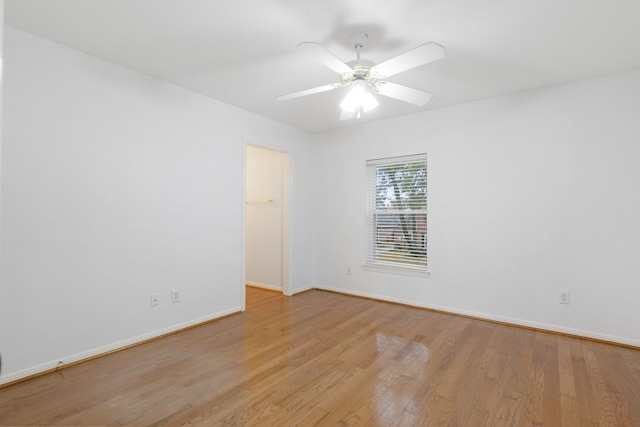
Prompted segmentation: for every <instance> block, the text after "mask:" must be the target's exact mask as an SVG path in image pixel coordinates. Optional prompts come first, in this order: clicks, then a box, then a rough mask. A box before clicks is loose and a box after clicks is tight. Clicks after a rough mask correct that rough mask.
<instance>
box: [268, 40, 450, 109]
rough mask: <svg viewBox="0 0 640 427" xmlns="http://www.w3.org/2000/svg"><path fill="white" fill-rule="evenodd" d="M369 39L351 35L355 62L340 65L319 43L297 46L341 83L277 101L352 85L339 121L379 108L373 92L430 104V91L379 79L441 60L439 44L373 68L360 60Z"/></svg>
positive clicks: (405, 100)
mask: <svg viewBox="0 0 640 427" xmlns="http://www.w3.org/2000/svg"><path fill="white" fill-rule="evenodd" d="M368 38H369V37H368V36H367V34H365V33H353V34H351V36H350V37H349V41H350V42H351V45H352V46H353V47H354V49H355V50H356V60H355V61H353V62H350V63H348V64H347V63H344V62H342V61H341V60H340V59H339V58H338V57H336V56H335V55H334V54H333V53H331V52H330V51H329V50H327V49H326V48H325V47H323V46H322V45H320V44H318V43H314V42H303V43H300V44H299V45H298V49H301V50H303V51H305V52H306V53H308V54H310V55H311V56H313V57H314V58H315V59H316V60H318V61H319V62H321V63H322V64H324V65H325V66H327V67H328V68H330V69H332V70H333V71H335V72H336V73H338V74H339V75H340V83H332V84H328V85H323V86H318V87H315V88H311V89H306V90H302V91H299V92H294V93H290V94H287V95H281V96H278V97H277V99H278V100H279V101H286V100H289V99H294V98H300V97H303V96H307V95H312V94H316V93H321V92H327V91H330V90H333V89H337V88H340V87H346V86H351V90H350V91H349V93H348V94H347V96H346V97H345V98H344V99H343V100H342V102H341V103H340V108H341V109H342V112H341V114H340V120H349V119H352V118H354V117H355V118H360V117H361V115H362V113H363V112H367V111H370V110H372V109H373V108H375V107H376V106H378V100H377V99H376V98H375V97H374V96H373V93H376V94H379V95H383V96H386V97H389V98H394V99H397V100H400V101H403V102H407V103H409V104H413V105H417V106H423V105H425V104H426V103H427V102H429V100H430V99H431V97H432V95H431V93H429V92H425V91H422V90H419V89H414V88H411V87H408V86H403V85H399V84H396V83H391V82H388V81H385V80H381V79H385V78H387V77H390V76H392V75H394V74H398V73H401V72H403V71H407V70H410V69H412V68H416V67H419V66H421V65H424V64H427V63H429V62H433V61H436V60H438V59H441V58H443V57H444V48H443V47H442V46H440V45H439V44H438V43H434V42H429V43H425V44H423V45H421V46H418V47H416V48H415V49H412V50H410V51H408V52H405V53H403V54H401V55H398V56H396V57H394V58H391V59H389V60H387V61H385V62H382V63H380V64H377V65H376V64H374V63H373V62H371V61H364V60H361V59H360V49H361V48H363V47H364V46H365V45H366V42H367V40H368ZM372 92H373V93H372Z"/></svg>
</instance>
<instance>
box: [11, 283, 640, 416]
mask: <svg viewBox="0 0 640 427" xmlns="http://www.w3.org/2000/svg"><path fill="white" fill-rule="evenodd" d="M0 424H2V425H145V426H146V425H167V426H178V425H194V426H216V425H264V426H292V425H301V426H310V425H322V426H325V425H326V426H333V425H362V426H412V425H426V426H440V425H458V426H503V425H509V426H527V425H545V426H571V427H574V426H596V425H600V426H602V425H607V426H640V351H638V350H634V349H630V348H624V347H618V346H614V345H607V344H603V343H596V342H590V341H586V340H580V339H576V338H570V337H564V336H559V335H554V334H549V333H544V332H536V331H532V330H527V329H520V328H516V327H509V326H504V325H499V324H493V323H488V322H482V321H477V320H472V319H467V318H463V317H456V316H450V315H446V314H441V313H434V312H430V311H427V310H420V309H414V308H410V307H404V306H399V305H393V304H386V303H383V302H377V301H371V300H366V299H360V298H353V297H349V296H345V295H338V294H334V293H329V292H322V291H310V292H306V293H303V294H300V295H297V296H295V297H292V298H287V297H283V296H281V295H279V294H278V293H275V292H269V291H264V290H259V289H254V288H248V289H247V312H245V313H243V314H238V315H234V316H231V317H228V318H225V319H221V320H219V321H216V322H212V323H209V324H206V325H204V326H201V327H198V328H194V329H191V330H188V331H185V332H182V333H179V334H175V335H172V336H169V337H166V338H163V339H160V340H157V341H153V342H150V343H147V344H144V345H141V346H138V347H134V348H131V349H128V350H125V351H122V352H119V353H115V354H111V355H109V356H105V357H103V358H100V359H96V360H93V361H91V362H88V363H84V364H80V365H77V366H74V367H70V368H68V369H65V370H62V371H60V372H58V373H53V374H49V375H46V376H43V377H40V378H37V379H34V380H31V381H27V382H24V383H21V384H17V385H14V386H11V387H8V388H4V389H0Z"/></svg>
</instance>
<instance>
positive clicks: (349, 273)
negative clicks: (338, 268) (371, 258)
mask: <svg viewBox="0 0 640 427" xmlns="http://www.w3.org/2000/svg"><path fill="white" fill-rule="evenodd" d="M347 274H348V275H351V267H349V266H348V267H347Z"/></svg>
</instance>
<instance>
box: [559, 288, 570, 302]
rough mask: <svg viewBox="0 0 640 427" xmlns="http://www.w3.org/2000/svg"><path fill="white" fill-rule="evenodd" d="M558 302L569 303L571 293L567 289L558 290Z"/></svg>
mask: <svg viewBox="0 0 640 427" xmlns="http://www.w3.org/2000/svg"><path fill="white" fill-rule="evenodd" d="M559 296H560V301H559V302H560V304H571V294H570V293H569V291H560V295H559Z"/></svg>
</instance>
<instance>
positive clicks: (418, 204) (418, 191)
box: [364, 154, 427, 275]
mask: <svg viewBox="0 0 640 427" xmlns="http://www.w3.org/2000/svg"><path fill="white" fill-rule="evenodd" d="M367 192H368V213H367V253H366V263H365V266H364V268H365V269H375V270H378V269H383V270H393V269H395V270H397V271H398V272H408V273H410V274H411V273H412V272H413V273H416V274H418V275H426V273H427V156H426V154H419V155H414V156H405V157H394V158H388V159H378V160H369V161H367Z"/></svg>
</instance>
